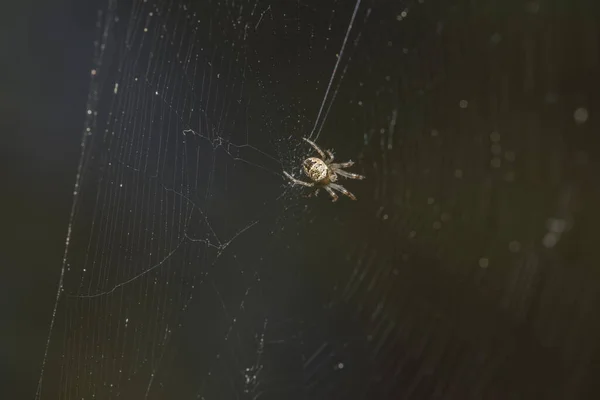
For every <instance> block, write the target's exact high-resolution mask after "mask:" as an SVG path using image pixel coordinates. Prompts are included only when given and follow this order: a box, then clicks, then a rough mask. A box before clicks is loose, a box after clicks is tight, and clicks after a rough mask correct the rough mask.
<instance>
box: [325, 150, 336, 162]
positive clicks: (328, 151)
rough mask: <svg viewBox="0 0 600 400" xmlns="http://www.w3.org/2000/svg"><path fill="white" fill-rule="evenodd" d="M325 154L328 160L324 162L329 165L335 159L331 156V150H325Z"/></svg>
mask: <svg viewBox="0 0 600 400" xmlns="http://www.w3.org/2000/svg"><path fill="white" fill-rule="evenodd" d="M325 151H326V152H327V155H328V156H329V160H325V162H326V163H327V164H329V163H330V162H332V161H333V159H334V158H335V156H334V155H333V151H331V150H325Z"/></svg>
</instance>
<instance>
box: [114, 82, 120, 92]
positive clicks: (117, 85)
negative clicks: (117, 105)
mask: <svg viewBox="0 0 600 400" xmlns="http://www.w3.org/2000/svg"><path fill="white" fill-rule="evenodd" d="M118 91H119V84H118V83H115V88H114V89H113V92H114V94H117V92H118Z"/></svg>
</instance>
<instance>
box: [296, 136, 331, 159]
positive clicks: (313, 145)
mask: <svg viewBox="0 0 600 400" xmlns="http://www.w3.org/2000/svg"><path fill="white" fill-rule="evenodd" d="M302 139H304V140H305V141H307V142H308V143H309V144H310V145H311V146H312V147H313V148H314V149H315V150H316V151H317V153H319V155H320V156H321V160H325V159H327V157H325V153H324V152H323V150H321V148H320V147H319V146H317V144H316V143H315V142H313V141H312V140H310V139H309V138H305V137H303V138H302Z"/></svg>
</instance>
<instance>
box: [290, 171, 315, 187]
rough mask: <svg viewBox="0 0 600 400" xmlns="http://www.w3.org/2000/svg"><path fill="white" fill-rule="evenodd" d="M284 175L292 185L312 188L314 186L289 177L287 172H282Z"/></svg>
mask: <svg viewBox="0 0 600 400" xmlns="http://www.w3.org/2000/svg"><path fill="white" fill-rule="evenodd" d="M283 173H284V175H285V176H286V177H287V178H288V179H289V180H290V181H292V183H293V184H294V185H302V186H307V187H313V186H314V185H315V184H314V183H312V182H311V183H308V182H303V181H301V180H298V179H296V178H294V177H293V176H291V175H290V174H288V173H287V172H285V171H283Z"/></svg>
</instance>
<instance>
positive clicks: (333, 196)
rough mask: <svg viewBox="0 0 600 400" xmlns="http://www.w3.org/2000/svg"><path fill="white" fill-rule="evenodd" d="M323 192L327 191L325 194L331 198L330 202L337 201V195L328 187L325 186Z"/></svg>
mask: <svg viewBox="0 0 600 400" xmlns="http://www.w3.org/2000/svg"><path fill="white" fill-rule="evenodd" d="M330 185H331V184H330ZM325 190H327V193H329V195H330V196H331V202H335V201H337V199H338V195H337V194H335V192H334V191H333V189H331V188H330V187H329V186H325Z"/></svg>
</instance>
